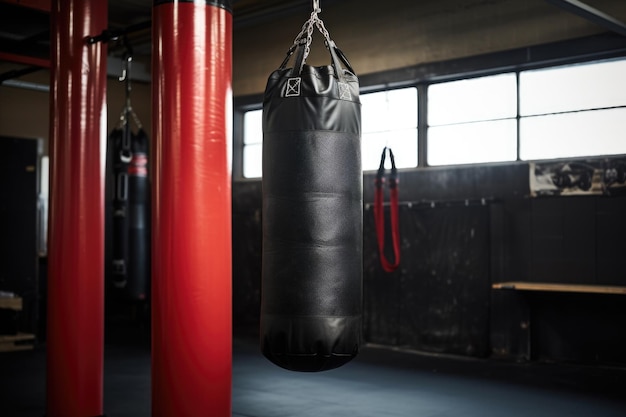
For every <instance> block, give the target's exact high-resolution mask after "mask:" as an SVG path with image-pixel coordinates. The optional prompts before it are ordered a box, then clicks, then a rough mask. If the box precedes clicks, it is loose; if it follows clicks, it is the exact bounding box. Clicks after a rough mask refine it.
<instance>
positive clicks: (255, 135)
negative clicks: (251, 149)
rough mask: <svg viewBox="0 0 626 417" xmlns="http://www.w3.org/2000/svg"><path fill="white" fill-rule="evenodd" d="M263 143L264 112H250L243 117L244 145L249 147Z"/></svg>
mask: <svg viewBox="0 0 626 417" xmlns="http://www.w3.org/2000/svg"><path fill="white" fill-rule="evenodd" d="M261 142H263V110H262V109H260V110H250V111H248V112H246V113H245V114H244V115H243V143H244V144H246V145H248V144H251V143H261ZM244 159H245V157H244Z"/></svg>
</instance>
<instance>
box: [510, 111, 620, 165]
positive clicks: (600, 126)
mask: <svg viewBox="0 0 626 417" xmlns="http://www.w3.org/2000/svg"><path fill="white" fill-rule="evenodd" d="M624 132H626V109H624V108H621V109H610V110H591V111H585V112H577V113H565V114H555V115H549V116H536V117H526V118H523V119H522V120H521V121H520V158H521V159H524V160H532V159H551V158H569V157H577V156H594V155H616V154H626V139H625V138H624Z"/></svg>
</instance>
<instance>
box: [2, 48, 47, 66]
mask: <svg viewBox="0 0 626 417" xmlns="http://www.w3.org/2000/svg"><path fill="white" fill-rule="evenodd" d="M0 61H9V62H15V63H17V64H26V65H32V66H35V67H41V68H50V60H49V59H43V58H35V57H33V56H26V55H18V54H12V53H10V52H2V51H0Z"/></svg>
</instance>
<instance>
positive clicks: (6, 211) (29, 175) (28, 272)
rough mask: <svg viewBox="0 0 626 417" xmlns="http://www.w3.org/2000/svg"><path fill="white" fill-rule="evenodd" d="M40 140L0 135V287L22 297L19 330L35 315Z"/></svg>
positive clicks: (32, 327) (28, 328)
mask: <svg viewBox="0 0 626 417" xmlns="http://www.w3.org/2000/svg"><path fill="white" fill-rule="evenodd" d="M40 148H41V143H40V141H39V140H34V139H19V138H6V137H0V290H3V291H10V292H13V293H16V294H17V295H18V296H20V297H22V298H23V311H22V312H21V313H20V322H21V324H20V326H19V327H20V331H25V332H30V333H34V332H36V330H37V318H38V303H39V294H38V288H39V283H38V275H37V271H38V253H37V243H38V223H37V222H38V220H37V197H38V192H39V189H38V184H39V170H38V165H39V155H40Z"/></svg>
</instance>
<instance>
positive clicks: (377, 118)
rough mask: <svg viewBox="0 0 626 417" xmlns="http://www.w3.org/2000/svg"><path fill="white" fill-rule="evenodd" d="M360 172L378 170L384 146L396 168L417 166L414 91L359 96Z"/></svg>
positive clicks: (404, 90)
mask: <svg viewBox="0 0 626 417" xmlns="http://www.w3.org/2000/svg"><path fill="white" fill-rule="evenodd" d="M361 120H362V125H361V127H362V135H361V159H362V164H363V170H364V171H367V170H373V169H378V166H379V165H380V155H381V153H382V151H383V148H384V147H385V146H387V147H390V148H391V149H392V150H393V153H394V156H395V162H396V167H397V168H412V167H416V166H417V88H415V87H409V88H401V89H397V90H386V91H380V92H376V93H368V94H361Z"/></svg>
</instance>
